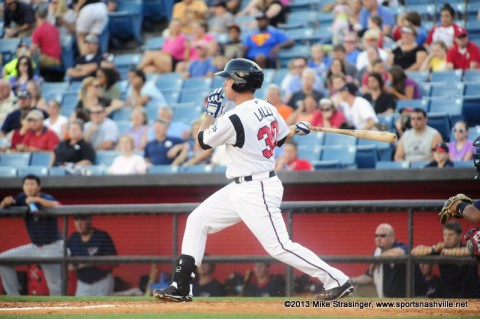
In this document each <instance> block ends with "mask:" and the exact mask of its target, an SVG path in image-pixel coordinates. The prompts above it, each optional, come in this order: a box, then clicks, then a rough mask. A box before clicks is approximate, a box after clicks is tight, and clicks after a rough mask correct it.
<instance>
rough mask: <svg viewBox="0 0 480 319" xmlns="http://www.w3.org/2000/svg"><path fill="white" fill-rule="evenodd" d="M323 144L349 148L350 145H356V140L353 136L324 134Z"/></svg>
mask: <svg viewBox="0 0 480 319" xmlns="http://www.w3.org/2000/svg"><path fill="white" fill-rule="evenodd" d="M324 144H325V145H343V146H351V145H356V144H357V138H356V137H354V136H348V135H341V134H334V133H326V134H325V141H324Z"/></svg>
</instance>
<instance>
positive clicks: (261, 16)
mask: <svg viewBox="0 0 480 319" xmlns="http://www.w3.org/2000/svg"><path fill="white" fill-rule="evenodd" d="M255 19H257V20H260V19H265V20H268V17H267V15H266V14H265V12H262V11H260V12H257V13H256V14H255Z"/></svg>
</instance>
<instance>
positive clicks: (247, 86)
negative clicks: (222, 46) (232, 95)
mask: <svg viewBox="0 0 480 319" xmlns="http://www.w3.org/2000/svg"><path fill="white" fill-rule="evenodd" d="M215 75H216V76H220V77H222V78H227V79H234V80H235V83H233V85H232V89H233V90H234V91H235V92H246V91H255V90H256V89H259V88H261V87H262V84H263V71H262V69H261V68H260V67H259V66H258V65H257V64H256V63H255V62H252V61H250V60H247V59H233V60H230V61H229V62H228V63H227V65H226V66H225V69H224V70H223V71H221V72H217V73H215Z"/></svg>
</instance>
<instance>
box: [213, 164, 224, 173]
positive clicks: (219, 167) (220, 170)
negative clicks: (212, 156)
mask: <svg viewBox="0 0 480 319" xmlns="http://www.w3.org/2000/svg"><path fill="white" fill-rule="evenodd" d="M226 171H227V166H225V165H215V166H214V167H213V172H214V173H223V174H225V172H226Z"/></svg>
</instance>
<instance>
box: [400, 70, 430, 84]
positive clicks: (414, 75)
mask: <svg viewBox="0 0 480 319" xmlns="http://www.w3.org/2000/svg"><path fill="white" fill-rule="evenodd" d="M405 73H406V74H407V76H408V77H409V78H410V79H412V80H414V81H415V82H417V84H420V83H421V82H428V81H429V78H430V72H429V71H407V72H405Z"/></svg>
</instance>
